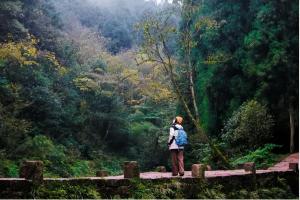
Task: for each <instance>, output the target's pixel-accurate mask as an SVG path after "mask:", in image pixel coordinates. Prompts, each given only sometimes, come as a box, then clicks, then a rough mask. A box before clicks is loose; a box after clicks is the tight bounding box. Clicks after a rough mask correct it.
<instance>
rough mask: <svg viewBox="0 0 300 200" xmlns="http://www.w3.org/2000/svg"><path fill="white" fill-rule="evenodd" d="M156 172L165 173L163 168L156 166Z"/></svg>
mask: <svg viewBox="0 0 300 200" xmlns="http://www.w3.org/2000/svg"><path fill="white" fill-rule="evenodd" d="M156 171H157V172H167V170H166V167H165V166H158V167H156Z"/></svg>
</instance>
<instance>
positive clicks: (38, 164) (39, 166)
mask: <svg viewBox="0 0 300 200" xmlns="http://www.w3.org/2000/svg"><path fill="white" fill-rule="evenodd" d="M43 168H44V165H43V162H42V161H25V162H23V164H22V166H21V169H20V178H25V179H28V180H32V181H33V182H36V183H39V182H41V181H43Z"/></svg>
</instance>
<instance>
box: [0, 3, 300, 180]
mask: <svg viewBox="0 0 300 200" xmlns="http://www.w3.org/2000/svg"><path fill="white" fill-rule="evenodd" d="M298 14H299V2H298V1H296V0H288V1H286V0H272V1H262V0H226V1H225V0H182V1H180V0H177V1H172V2H171V1H160V2H159V3H158V2H157V1H152V0H149V1H144V0H35V1H32V0H1V2H0V21H1V24H0V177H18V175H19V166H20V164H21V163H22V162H23V161H25V160H41V161H43V162H44V165H45V173H44V174H45V175H44V176H45V177H82V176H95V173H96V171H98V170H101V169H102V170H107V171H108V172H109V173H110V175H119V174H122V164H123V162H124V161H126V160H136V161H138V163H139V164H140V168H141V170H142V171H151V170H154V169H155V167H156V166H160V165H163V166H166V167H167V169H168V170H170V168H171V164H170V155H169V150H168V138H169V129H170V126H171V124H172V120H173V119H174V117H175V116H177V115H179V116H182V117H183V119H184V120H183V127H184V129H185V130H186V132H187V133H188V139H189V144H188V145H187V146H186V148H185V166H186V169H189V168H190V166H191V165H192V164H193V163H205V164H209V165H211V166H212V168H213V169H230V168H234V167H235V166H237V165H238V164H240V163H244V162H250V161H253V162H255V163H256V164H257V167H258V168H267V167H269V166H272V165H273V164H274V163H275V162H277V161H278V160H280V159H281V158H282V157H283V156H285V155H288V154H289V153H293V152H298V148H299V142H298V140H299V134H298V133H299V123H298V121H299V117H298V116H299V104H298V102H299V93H298V92H299V85H298V83H299V65H298V64H299V32H298V31H299V21H298V20H299V16H298Z"/></svg>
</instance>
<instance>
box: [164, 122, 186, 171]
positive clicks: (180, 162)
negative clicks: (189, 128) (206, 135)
mask: <svg viewBox="0 0 300 200" xmlns="http://www.w3.org/2000/svg"><path fill="white" fill-rule="evenodd" d="M182 122H183V118H182V117H180V116H177V117H176V118H175V119H174V120H173V123H172V126H171V127H170V135H169V141H168V146H169V150H170V152H171V158H172V176H177V175H178V173H179V175H180V176H184V157H183V150H184V145H185V144H187V136H186V133H185V132H184V131H183V127H182Z"/></svg>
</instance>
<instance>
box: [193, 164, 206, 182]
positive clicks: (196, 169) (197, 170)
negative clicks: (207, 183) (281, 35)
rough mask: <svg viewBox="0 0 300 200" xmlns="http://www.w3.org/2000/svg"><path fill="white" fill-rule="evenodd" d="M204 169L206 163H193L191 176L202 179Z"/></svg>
mask: <svg viewBox="0 0 300 200" xmlns="http://www.w3.org/2000/svg"><path fill="white" fill-rule="evenodd" d="M205 170H206V165H203V164H193V165H192V177H196V178H201V179H204V178H205Z"/></svg>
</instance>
